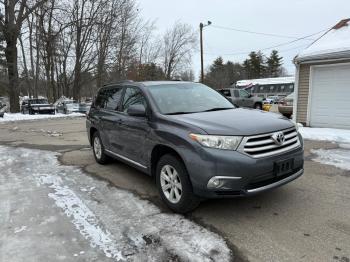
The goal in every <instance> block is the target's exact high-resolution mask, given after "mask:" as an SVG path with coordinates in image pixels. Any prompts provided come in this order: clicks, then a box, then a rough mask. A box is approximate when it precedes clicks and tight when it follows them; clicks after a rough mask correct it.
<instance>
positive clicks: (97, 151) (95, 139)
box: [92, 131, 109, 165]
mask: <svg viewBox="0 0 350 262" xmlns="http://www.w3.org/2000/svg"><path fill="white" fill-rule="evenodd" d="M92 151H93V153H94V157H95V160H96V162H97V163H99V164H101V165H105V164H107V163H108V160H109V157H108V156H107V155H106V154H105V152H104V151H105V148H104V146H103V144H102V140H101V137H100V133H99V132H98V131H96V132H95V133H94V134H93V136H92Z"/></svg>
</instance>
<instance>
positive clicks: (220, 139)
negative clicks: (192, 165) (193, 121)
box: [190, 134, 242, 150]
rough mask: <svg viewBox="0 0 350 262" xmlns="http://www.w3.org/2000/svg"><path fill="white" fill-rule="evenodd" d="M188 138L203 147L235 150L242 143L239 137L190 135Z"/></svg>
mask: <svg viewBox="0 0 350 262" xmlns="http://www.w3.org/2000/svg"><path fill="white" fill-rule="evenodd" d="M190 137H191V138H192V139H193V140H194V141H197V142H198V143H199V144H201V145H202V146H205V147H211V148H217V149H225V150H236V149H237V147H238V146H239V144H240V143H241V141H242V137H241V136H213V135H198V134H190Z"/></svg>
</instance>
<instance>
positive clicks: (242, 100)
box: [218, 88, 263, 110]
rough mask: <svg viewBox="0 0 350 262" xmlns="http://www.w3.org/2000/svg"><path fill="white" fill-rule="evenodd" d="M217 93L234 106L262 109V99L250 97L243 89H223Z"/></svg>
mask: <svg viewBox="0 0 350 262" xmlns="http://www.w3.org/2000/svg"><path fill="white" fill-rule="evenodd" d="M218 92H220V93H221V94H222V95H224V96H226V97H227V98H228V99H230V100H231V102H232V103H233V104H234V105H236V106H239V107H249V108H255V109H260V110H261V109H262V105H263V99H262V98H261V97H257V96H252V95H251V94H249V93H248V92H247V91H245V90H243V89H237V88H225V89H219V90H218Z"/></svg>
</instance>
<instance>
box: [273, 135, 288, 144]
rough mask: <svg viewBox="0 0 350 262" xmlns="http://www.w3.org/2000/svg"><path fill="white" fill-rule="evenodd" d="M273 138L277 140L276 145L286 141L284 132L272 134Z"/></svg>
mask: <svg viewBox="0 0 350 262" xmlns="http://www.w3.org/2000/svg"><path fill="white" fill-rule="evenodd" d="M272 139H273V141H274V142H275V144H276V145H279V146H281V145H283V143H284V141H285V139H286V138H285V137H284V134H283V132H276V133H274V134H273V135H272Z"/></svg>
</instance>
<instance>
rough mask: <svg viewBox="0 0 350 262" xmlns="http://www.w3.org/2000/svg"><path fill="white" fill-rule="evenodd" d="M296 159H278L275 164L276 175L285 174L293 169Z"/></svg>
mask: <svg viewBox="0 0 350 262" xmlns="http://www.w3.org/2000/svg"><path fill="white" fill-rule="evenodd" d="M293 164H294V159H287V160H282V161H277V162H275V164H274V173H275V175H276V176H283V175H285V174H288V173H290V172H291V171H292V170H293Z"/></svg>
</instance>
